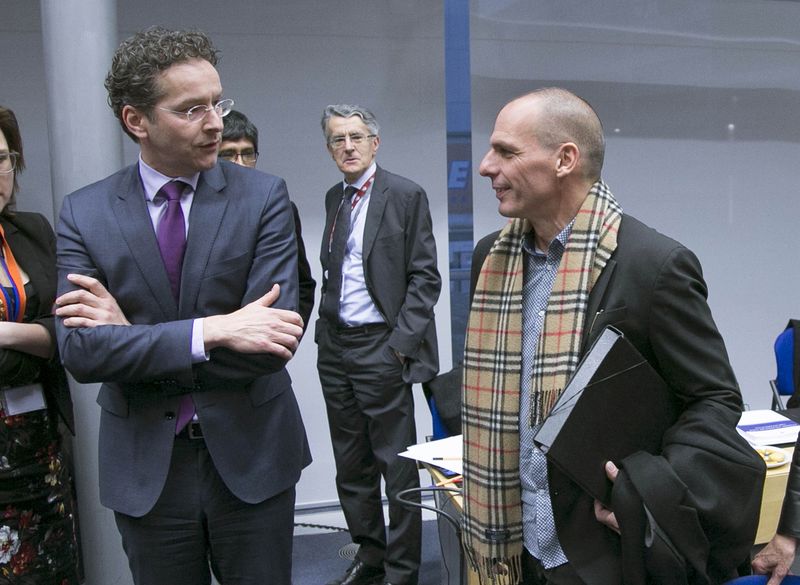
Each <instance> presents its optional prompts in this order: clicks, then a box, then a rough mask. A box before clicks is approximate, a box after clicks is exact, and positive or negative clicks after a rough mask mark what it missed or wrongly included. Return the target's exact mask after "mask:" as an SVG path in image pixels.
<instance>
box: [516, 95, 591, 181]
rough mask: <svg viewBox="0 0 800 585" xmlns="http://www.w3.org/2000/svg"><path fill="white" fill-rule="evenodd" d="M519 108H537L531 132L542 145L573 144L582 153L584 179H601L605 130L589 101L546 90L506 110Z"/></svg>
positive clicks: (519, 98)
mask: <svg viewBox="0 0 800 585" xmlns="http://www.w3.org/2000/svg"><path fill="white" fill-rule="evenodd" d="M520 106H522V107H523V108H525V107H526V106H527V107H533V108H535V110H534V111H535V112H536V115H535V119H534V118H532V119H531V126H530V128H529V130H530V132H531V134H532V136H533V137H534V138H535V139H536V140H537V141H538V142H539V144H541V145H542V146H544V147H546V148H557V147H558V146H559V145H561V144H563V143H565V142H574V143H575V144H576V145H577V147H578V150H580V153H581V165H580V166H581V171H582V174H583V175H584V177H585V178H586V179H588V180H590V181H591V182H594V181H596V180H598V179H599V178H600V172H601V171H602V169H603V157H604V156H605V139H604V138H603V126H602V124H601V123H600V118H598V117H597V113H596V112H595V111H594V109H593V108H592V106H590V105H589V103H588V102H587V101H586V100H584V99H582V98H579V97H578V96H576V95H575V94H574V93H572V92H570V91H567V90H566V89H561V88H558V87H546V88H542V89H537V90H536V91H533V92H531V93H528V94H525V95H523V96H520V97H518V98H516V99H515V100H512V101H511V102H509V103H508V104H507V105H506V108H518V107H520ZM504 109H505V108H504Z"/></svg>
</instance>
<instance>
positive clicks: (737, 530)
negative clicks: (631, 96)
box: [462, 88, 764, 585]
mask: <svg viewBox="0 0 800 585" xmlns="http://www.w3.org/2000/svg"><path fill="white" fill-rule="evenodd" d="M490 142H491V146H490V149H489V152H488V153H487V154H486V156H485V157H484V159H483V161H482V162H481V165H480V173H481V175H483V176H486V177H489V178H490V179H491V181H492V188H493V189H494V191H495V193H496V196H497V199H498V201H499V211H500V214H501V215H503V216H505V217H508V218H512V219H511V221H510V222H509V223H508V224H507V225H506V227H505V228H504V229H503V230H502V231H500V232H497V233H494V234H491V235H489V236H487V237H486V238H484V239H483V240H481V242H480V243H479V244H478V246H477V247H476V252H475V255H474V257H473V285H474V294H473V300H472V308H471V313H470V319H469V325H468V330H467V341H466V348H465V360H464V384H463V422H462V427H463V433H464V477H465V499H464V505H465V513H464V545H465V550H466V551H467V555H468V557H469V559H470V561H471V564H472V566H473V567H474V568H475V569H476V570H477V571H478V572H479V574H480V576H481V580H482V582H484V583H486V582H491V583H517V582H519V581H521V582H523V583H524V584H526V585H528V584H537V585H538V584H554V585H555V584H558V585H561V584H569V585H572V584H575V585H577V584H581V583H587V584H589V585H612V584H616V583H626V584H642V585H644V584H645V583H676V584H677V583H692V584H694V583H698V584H700V583H703V584H706V583H718V582H722V581H724V580H726V579H728V578H730V577H732V576H735V574H736V569H737V566H738V565H740V564H741V563H742V562H743V561H745V560H746V559H747V556H748V554H749V549H750V546H751V545H752V542H753V539H754V536H755V530H756V526H757V522H758V512H759V503H760V496H761V491H762V485H763V475H764V466H763V463H762V462H761V460H760V458H759V457H758V456H757V455H756V453H755V452H754V451H753V450H752V449H751V448H750V447H749V446H748V445H747V443H746V442H744V441H743V439H741V438H740V437H739V436H738V434H737V433H736V430H735V426H736V423H737V421H738V419H739V416H740V414H741V409H742V400H741V395H740V392H739V388H738V385H737V383H736V379H735V377H734V374H733V371H732V370H731V366H730V364H729V362H728V357H727V353H726V350H725V346H724V343H723V341H722V338H721V337H720V335H719V332H718V331H717V328H716V325H715V324H714V321H713V318H712V316H711V312H710V309H709V307H708V304H707V302H706V297H707V289H706V285H705V282H704V280H703V276H702V271H701V268H700V264H699V262H698V260H697V258H696V257H695V255H694V254H693V253H692V252H691V251H689V250H688V249H686V248H685V247H684V246H682V245H681V244H679V243H678V242H676V241H674V240H672V239H670V238H668V237H666V236H663V235H661V234H659V233H658V232H656V231H654V230H652V229H651V228H649V227H647V226H645V225H644V224H642V223H641V222H639V221H638V220H636V219H634V218H633V217H631V216H629V215H623V212H622V209H621V207H620V206H619V204H618V203H617V202H616V200H615V199H614V196H613V195H612V193H611V191H610V190H609V188H608V187H607V186H606V184H605V183H604V182H603V181H602V180H601V179H600V173H601V169H602V165H603V157H604V150H605V142H604V138H603V131H602V126H601V123H600V120H599V119H598V117H597V114H596V113H595V112H594V110H593V109H592V108H591V106H590V105H589V104H588V103H587V102H585V101H584V100H582V99H581V98H579V97H578V96H576V95H574V94H572V93H570V92H568V91H566V90H564V89H559V88H546V89H541V90H538V91H535V92H533V93H530V94H527V95H525V96H522V97H520V98H517V99H515V100H513V101H511V102H510V103H509V104H507V105H506V106H505V107H504V108H503V109H502V110H501V111H500V113H499V115H498V117H497V120H496V122H495V127H494V131H493V133H492V135H491V139H490ZM607 325H613V326H614V327H616V328H617V329H619V330H621V331H622V332H623V333H624V335H625V336H626V337H627V338H628V340H629V341H630V342H631V343H632V344H633V345H634V346H635V347H636V348H637V349H638V350H639V352H640V353H641V354H642V355H643V356H644V357H645V358H646V359H647V360H648V362H649V363H650V364H651V365H652V366H653V367H654V368H655V369H656V370H657V371H658V372H659V373H660V375H661V376H662V377H663V378H664V380H665V381H666V382H667V383H668V384H669V386H670V387H671V389H672V390H673V391H674V392H675V396H676V397H677V399H678V400H679V402H680V403H681V405H682V411H681V414H680V416H679V418H678V420H677V421H676V423H675V424H674V425H673V427H672V428H670V429H669V431H668V432H667V433H666V434H665V435H664V439H663V443H662V451H661V453H660V454H659V455H657V456H656V455H651V454H649V453H646V452H638V453H635V454H634V455H631V456H630V457H627V458H625V459H624V460H622V461H615V462H608V463H607V464H606V473H607V475H608V477H609V479H610V480H611V481H613V482H614V489H613V492H612V502H611V506H610V507H609V508H607V507H605V506H603V505H602V504H600V503H599V502H597V501H594V500H593V499H592V498H591V497H590V496H589V495H588V494H586V493H585V492H583V491H582V490H581V488H580V487H578V486H577V485H576V484H575V483H573V482H572V481H571V480H569V479H568V478H567V477H566V476H564V475H563V474H562V473H560V472H559V471H558V469H556V468H554V467H553V466H549V465H548V463H547V460H546V458H545V456H544V455H543V454H542V453H541V451H539V450H538V449H537V448H536V447H535V445H534V443H533V435H534V434H535V431H536V430H537V429H538V427H539V425H540V424H541V423H542V421H543V420H544V418H545V417H546V416H547V414H548V412H549V410H550V408H551V407H552V405H553V403H554V402H555V400H556V399H557V398H558V396H559V394H560V392H561V391H562V389H563V388H564V386H565V385H566V382H567V380H568V378H569V376H570V375H571V374H572V372H573V371H574V370H575V368H576V366H577V364H578V362H579V361H580V358H581V357H582V355H583V354H584V353H585V352H586V350H587V348H588V347H590V346H591V343H592V341H593V340H594V339H595V338H596V337H597V336H598V335H599V334H600V333H601V332H602V331H603V329H604V328H605V327H606V326H607Z"/></svg>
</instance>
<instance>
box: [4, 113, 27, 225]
mask: <svg viewBox="0 0 800 585" xmlns="http://www.w3.org/2000/svg"><path fill="white" fill-rule="evenodd" d="M0 131H2V132H3V136H5V137H6V142H8V150H10V151H11V152H15V153H17V166H16V168H15V170H14V186H13V187H11V197H10V198H9V200H8V204H7V205H6V206H5V208H4V209H3V211H2V212H0V215H2V216H4V217H13V216H14V209H15V208H16V203H17V191H18V190H19V183H18V182H17V177H19V174H20V173H21V172H22V171H23V170H24V169H25V156H24V155H23V153H22V134H21V133H20V131H19V124H18V123H17V117H16V116H15V115H14V112H13V111H11V110H10V109H8V108H5V107H3V106H0Z"/></svg>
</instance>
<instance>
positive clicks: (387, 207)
mask: <svg viewBox="0 0 800 585" xmlns="http://www.w3.org/2000/svg"><path fill="white" fill-rule="evenodd" d="M342 193H343V187H342V183H341V182H340V183H338V184H336V185H334V186H333V187H332V188H331V189H330V190H329V191H328V193H327V194H326V195H325V210H326V213H327V219H326V222H325V232H324V234H325V236H326V237H323V238H322V250H321V252H320V261H321V262H322V271H323V274H325V271H326V270H327V269H328V246H327V242H328V238H327V235H328V234H330V230H331V226H332V224H333V220H334V219H335V217H336V211H337V207H338V204H339V201H340V200H341V198H342ZM363 256H364V275H365V278H366V281H367V290H368V291H369V294H370V297H371V298H372V302H373V303H375V306H376V307H377V308H378V311H379V312H380V313H381V315H383V318H384V320H385V321H386V323H387V324H388V325H389V327H390V328H391V329H392V333H391V336H390V337H389V346H390V347H391V348H392V349H394V350H396V351H399V352H400V353H402V354H403V355H405V356H406V357H407V358H408V359H407V360H406V363H405V367H404V369H403V379H404V380H405V381H406V382H408V383H414V382H427V381H428V380H430V379H431V378H433V377H434V376H435V375H436V372H438V371H439V351H438V347H437V342H436V323H435V321H434V314H433V307H434V305H435V304H436V301H437V300H438V299H439V292H440V291H441V288H442V279H441V276H440V275H439V271H438V270H437V268H436V242H435V241H434V239H433V228H432V225H431V214H430V210H429V207H428V197H427V195H426V194H425V190H424V189H423V188H422V187H420V186H419V185H417V184H416V183H414V182H413V181H410V180H408V179H406V178H404V177H401V176H399V175H395V174H393V173H390V172H388V171H385V170H384V169H382V168H381V167H378V170H377V172H376V174H375V183H374V184H373V186H372V192H371V194H370V200H369V208H368V210H367V219H366V223H365V226H364V242H363ZM327 284H328V283H327V279H325V278H323V282H322V293H323V294H325V289H326V288H327ZM321 304H322V303H320V305H321ZM325 326H327V324H326V323H325V322H324V320H322V319H321V320H320V321H318V322H317V328H318V329H319V328H320V327H325Z"/></svg>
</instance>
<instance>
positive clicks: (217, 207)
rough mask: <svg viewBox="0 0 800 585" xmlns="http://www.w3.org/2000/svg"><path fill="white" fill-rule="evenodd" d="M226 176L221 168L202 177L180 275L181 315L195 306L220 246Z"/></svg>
mask: <svg viewBox="0 0 800 585" xmlns="http://www.w3.org/2000/svg"><path fill="white" fill-rule="evenodd" d="M226 184H227V183H226V181H225V176H224V175H223V173H222V169H221V167H220V166H219V165H217V166H215V167H214V168H213V169H211V170H209V171H206V172H204V173H201V174H200V180H199V181H198V183H197V191H195V194H194V199H193V200H192V211H191V212H190V214H189V234H188V237H187V241H186V255H185V256H184V258H183V271H182V273H181V295H180V306H181V309H182V310H181V313H184V312H185V311H186V310H187V308H188V310H189V311H191V308H192V307H194V306H195V303H196V301H197V295H198V294H199V293H200V281H201V280H202V276H203V272H204V271H205V268H206V266H208V261H209V258H210V256H211V250H212V249H213V248H214V245H215V244H216V243H217V241H218V238H219V235H220V234H219V231H220V228H221V226H222V218H223V216H224V215H225V210H226V209H227V207H228V201H229V198H228V197H226V196H225V193H223V192H222V191H223V189H224V188H225V186H226Z"/></svg>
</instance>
